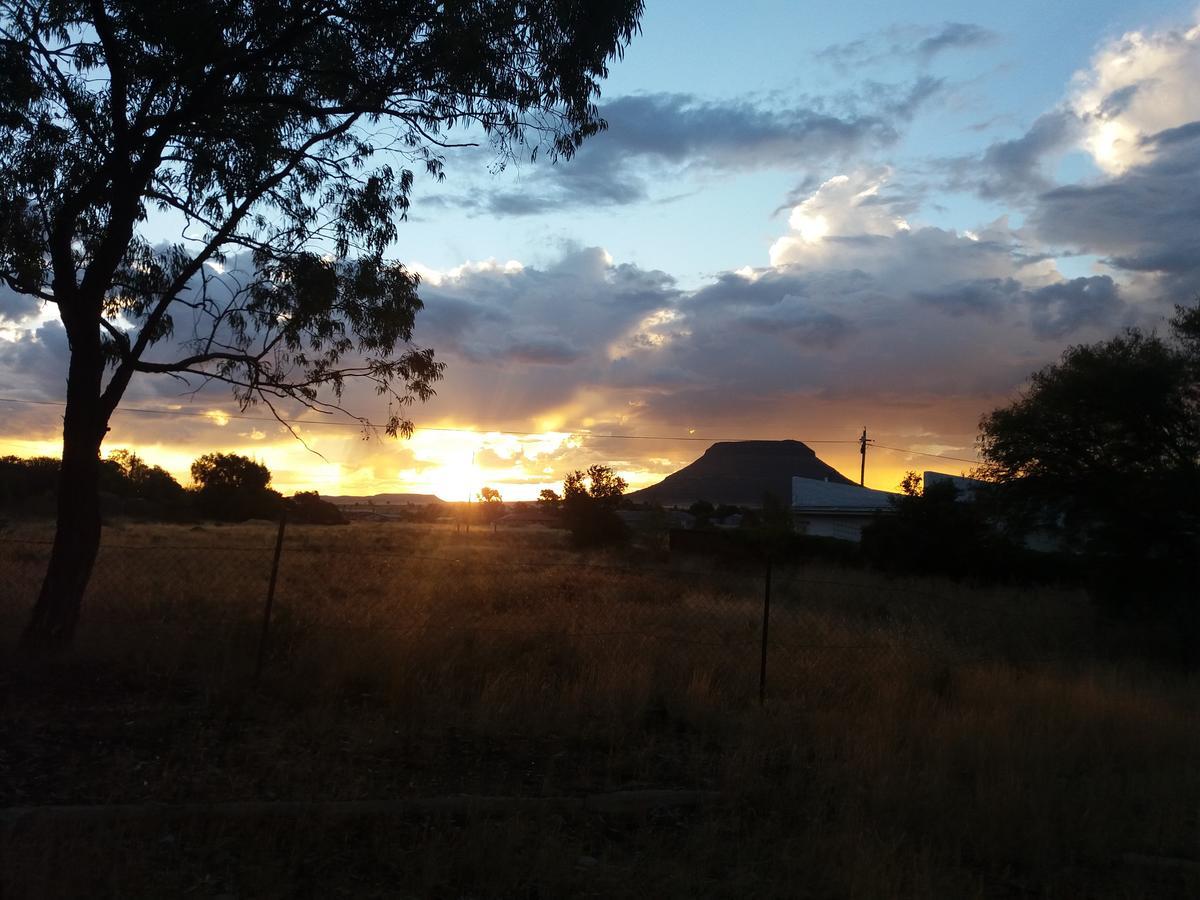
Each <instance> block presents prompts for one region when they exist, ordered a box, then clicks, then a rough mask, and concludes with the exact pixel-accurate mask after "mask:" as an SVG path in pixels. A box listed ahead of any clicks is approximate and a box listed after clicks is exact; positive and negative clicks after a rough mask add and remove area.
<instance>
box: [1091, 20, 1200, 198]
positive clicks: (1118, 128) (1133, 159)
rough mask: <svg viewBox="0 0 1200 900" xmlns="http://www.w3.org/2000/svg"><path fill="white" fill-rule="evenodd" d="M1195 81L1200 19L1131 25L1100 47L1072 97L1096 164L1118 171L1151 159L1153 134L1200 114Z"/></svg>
mask: <svg viewBox="0 0 1200 900" xmlns="http://www.w3.org/2000/svg"><path fill="white" fill-rule="evenodd" d="M1198 82H1200V25H1193V26H1192V27H1189V28H1187V29H1170V30H1165V31H1159V32H1152V33H1147V32H1141V31H1133V32H1130V33H1128V34H1126V35H1124V36H1123V37H1121V38H1120V39H1119V40H1117V41H1113V42H1111V43H1109V44H1108V45H1106V46H1104V47H1103V48H1101V50H1100V51H1099V52H1098V53H1097V54H1096V55H1095V57H1093V59H1092V62H1091V66H1090V67H1089V68H1088V69H1087V70H1085V71H1083V72H1081V73H1079V74H1078V75H1076V77H1075V88H1074V91H1073V96H1072V99H1071V106H1072V109H1073V111H1074V112H1075V114H1076V115H1077V116H1079V118H1080V119H1082V120H1083V121H1084V122H1085V123H1086V134H1085V136H1084V140H1083V143H1084V146H1085V147H1086V149H1087V150H1088V152H1089V153H1090V154H1091V155H1092V158H1093V159H1094V160H1095V162H1096V164H1097V165H1098V166H1099V167H1100V168H1101V169H1102V170H1103V171H1104V172H1106V173H1108V174H1110V175H1119V174H1121V173H1122V172H1125V171H1127V170H1128V169H1130V168H1131V167H1133V166H1138V165H1143V164H1146V163H1148V162H1150V161H1151V157H1152V156H1153V153H1154V150H1155V145H1154V140H1153V136H1154V135H1158V134H1160V133H1162V132H1164V131H1166V130H1168V129H1171V128H1176V127H1179V126H1181V125H1185V124H1187V123H1189V122H1194V121H1197V120H1200V91H1197V90H1196V84H1197V83H1198Z"/></svg>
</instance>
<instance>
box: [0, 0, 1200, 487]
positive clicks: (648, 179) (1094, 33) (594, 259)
mask: <svg viewBox="0 0 1200 900" xmlns="http://www.w3.org/2000/svg"><path fill="white" fill-rule="evenodd" d="M1198 23H1200V10H1198V9H1197V7H1196V6H1195V5H1194V4H1192V3H1169V2H1159V3H1150V2H1145V3H1137V2H1122V3H1117V2H1113V0H1094V2H1090V3H1087V4H1083V3H1047V2H1045V0H1040V2H1037V3H1034V2H1026V0H1010V2H1008V3H1004V4H978V3H971V4H967V3H961V2H959V3H951V2H923V3H888V4H883V3H865V2H853V0H848V2H844V3H839V4H811V3H802V2H784V0H779V2H766V0H748V2H744V3H741V4H737V5H732V6H731V5H729V4H723V3H722V4H718V3H713V2H695V0H691V2H673V0H672V2H665V0H648V2H647V11H646V14H645V17H644V19H643V22H642V26H643V33H642V34H641V35H640V36H639V37H637V38H635V40H634V42H633V44H632V46H631V47H630V48H629V50H628V52H627V53H626V55H625V58H624V59H623V60H621V61H619V62H616V63H615V64H614V65H613V68H612V74H611V77H610V78H609V80H608V81H607V82H606V84H605V86H604V94H603V96H602V98H601V101H600V104H601V108H602V112H603V114H604V116H605V118H606V119H607V120H608V123H609V129H608V131H607V132H606V133H604V134H602V135H600V136H598V137H596V138H594V139H592V140H591V141H590V142H589V143H587V144H586V145H585V146H584V148H583V149H582V150H581V151H580V153H579V154H578V155H577V156H576V158H575V159H573V160H572V161H570V162H567V163H561V164H558V165H554V166H552V165H547V164H543V163H541V162H539V163H538V164H536V165H533V164H529V163H527V162H525V163H522V164H520V165H509V166H507V167H506V168H504V169H503V170H502V171H497V167H496V166H495V165H494V164H493V162H494V160H493V158H492V157H491V155H490V154H489V151H488V150H487V149H486V147H485V148H480V149H477V150H472V149H465V150H461V151H456V152H453V153H451V154H450V155H449V156H448V158H447V165H446V172H447V178H446V180H445V181H444V182H443V183H441V184H436V183H434V182H432V181H431V180H424V181H423V180H421V178H420V177H418V180H417V185H416V189H415V191H414V194H413V204H412V210H411V214H410V217H409V221H408V222H407V223H404V224H402V225H401V226H400V240H399V242H398V245H397V246H396V248H395V251H394V255H395V257H396V258H397V259H399V260H401V261H402V262H404V263H406V264H407V265H409V266H410V267H411V268H413V269H414V270H416V271H418V272H419V273H420V274H421V275H422V277H423V285H422V289H421V295H422V298H423V299H424V302H425V305H426V308H425V310H424V312H423V313H422V314H421V315H420V317H419V318H418V327H417V342H418V343H420V344H422V345H427V346H432V347H433V348H434V349H435V350H436V352H437V354H438V357H439V358H440V359H442V360H444V361H445V362H446V363H447V364H448V367H447V372H446V378H445V380H444V381H442V382H441V383H440V384H439V386H438V396H437V397H436V398H435V399H434V400H433V401H431V402H430V403H428V404H426V405H425V406H422V407H417V408H415V410H414V411H413V417H414V419H415V421H416V424H417V426H418V430H417V432H416V434H415V436H414V437H413V438H412V439H411V440H408V441H404V440H401V441H392V440H389V439H386V438H384V439H376V438H372V439H370V440H364V439H363V437H362V435H361V433H360V432H359V430H358V429H356V428H355V427H353V426H349V425H341V426H334V425H331V424H329V423H327V422H317V420H318V419H320V417H319V416H316V415H315V414H312V413H309V414H306V415H299V416H298V417H297V423H298V424H297V430H298V431H299V432H300V433H301V434H302V435H303V437H304V439H305V441H306V442H307V444H308V445H309V447H310V448H311V451H315V453H314V452H310V450H309V449H306V448H305V447H304V446H303V445H302V444H300V443H299V442H297V441H296V440H295V439H294V438H293V437H291V436H290V435H289V434H288V433H287V432H286V431H284V430H283V429H282V428H281V427H280V426H278V425H277V424H276V423H273V422H272V421H270V419H269V414H268V413H267V411H266V410H265V409H263V408H254V409H251V410H248V411H246V412H245V413H244V414H243V413H239V411H238V409H237V407H236V405H235V404H234V403H233V402H232V400H231V398H230V397H229V395H228V393H227V392H225V391H222V390H220V389H217V388H212V389H207V390H204V391H201V392H199V393H196V394H192V393H190V392H189V390H188V388H187V386H185V385H181V384H179V383H178V382H176V381H174V380H172V379H170V378H164V377H161V376H140V378H141V380H135V382H134V383H133V385H132V386H131V388H130V390H129V392H128V394H127V397H126V401H125V406H126V407H127V408H128V409H127V410H124V411H118V413H117V415H116V417H115V420H114V423H113V429H112V432H111V434H110V435H109V438H108V440H107V442H106V444H105V447H106V449H114V448H117V447H129V448H133V449H136V451H137V452H138V453H139V454H141V455H142V456H143V457H144V458H146V459H147V460H149V461H151V462H154V463H158V464H160V465H162V466H164V467H165V468H167V469H168V470H170V471H171V472H173V473H174V474H175V475H176V476H177V477H179V478H180V479H181V480H182V481H185V482H186V481H187V477H188V476H187V470H188V466H189V464H190V462H191V460H192V459H193V458H195V457H196V456H198V455H199V454H201V453H203V452H207V451H210V450H226V451H236V452H239V453H245V454H247V455H250V456H253V457H255V458H257V459H260V460H262V461H264V462H266V463H267V465H268V466H269V467H270V468H271V470H272V472H273V473H274V484H275V486H276V487H277V488H278V489H280V490H282V491H284V492H286V493H290V492H291V491H293V490H299V489H316V490H319V491H320V492H321V493H323V494H371V493H376V492H402V491H413V492H433V493H437V494H439V495H440V496H442V497H443V498H445V499H451V500H457V499H465V498H466V496H467V495H468V494H469V493H472V492H474V491H476V490H478V488H479V487H481V486H482V485H485V484H487V485H492V486H495V487H497V488H499V489H500V490H501V492H502V494H503V495H504V497H505V499H514V500H515V499H528V498H531V497H533V496H535V495H536V494H537V491H538V490H539V489H540V488H542V487H548V486H554V487H557V486H559V485H561V481H562V478H563V475H564V474H565V473H566V472H567V471H569V470H571V469H574V468H583V467H586V466H587V465H589V464H591V463H595V462H603V463H609V464H611V465H613V466H614V467H615V468H617V469H618V470H619V471H620V472H621V473H622V474H623V475H624V476H625V477H626V479H627V480H628V481H629V482H630V484H631V486H633V487H641V486H644V485H647V484H650V483H653V482H655V481H658V480H659V479H660V478H662V477H663V476H664V475H665V474H668V473H669V472H671V471H674V470H676V469H678V468H680V467H682V466H683V465H685V464H687V463H688V462H690V461H692V460H693V459H695V458H696V457H697V456H699V455H700V454H701V453H702V452H703V451H704V449H705V448H706V447H707V445H708V443H709V442H711V441H716V440H722V439H737V438H795V439H798V440H803V441H807V442H810V443H811V445H812V447H813V449H814V450H816V451H817V453H818V455H820V456H821V457H822V458H823V459H825V460H826V461H828V462H829V463H831V464H832V465H834V466H835V467H837V468H838V469H840V470H841V471H843V472H844V473H846V474H848V475H851V476H853V477H855V478H857V473H858V451H857V446H856V445H855V444H854V443H853V442H854V440H855V439H856V438H857V436H858V434H859V432H860V431H861V429H862V428H863V426H864V425H865V426H866V427H867V428H868V429H869V431H870V433H871V435H872V437H873V438H875V439H876V440H877V441H878V443H879V444H880V445H882V446H886V447H889V448H901V450H903V451H908V452H899V451H896V450H892V449H887V450H885V449H876V450H872V451H871V454H870V456H869V457H868V469H867V482H868V484H869V485H870V486H873V487H879V488H886V489H895V487H896V485H897V483H898V481H899V479H900V476H901V475H902V474H903V472H904V471H905V470H907V469H917V470H921V469H938V470H941V471H950V472H958V471H962V470H964V469H965V468H968V467H969V463H965V462H960V461H956V460H954V459H937V458H935V457H932V456H921V455H917V454H918V453H925V454H941V455H945V456H949V457H957V458H961V459H971V458H973V457H974V456H975V438H976V433H977V424H978V421H979V418H980V416H981V415H982V414H983V413H984V412H986V411H988V410H990V409H992V408H994V407H996V406H998V405H1000V404H1003V403H1005V402H1007V401H1008V400H1009V399H1011V398H1012V397H1014V396H1015V394H1016V392H1017V391H1018V390H1019V388H1020V386H1021V384H1022V382H1023V381H1024V380H1025V378H1026V377H1027V376H1028V375H1029V373H1030V372H1031V371H1033V370H1034V369H1036V368H1038V367H1040V366H1042V365H1044V364H1046V363H1048V362H1051V361H1053V360H1054V359H1055V358H1057V357H1058V355H1059V354H1060V353H1061V352H1062V350H1063V349H1064V348H1065V347H1066V346H1067V345H1069V344H1072V343H1079V342H1086V341H1092V340H1096V339H1100V338H1103V337H1107V336H1109V335H1111V334H1113V333H1114V332H1115V331H1116V330H1118V329H1119V328H1121V327H1122V326H1125V325H1139V326H1144V327H1160V328H1161V327H1162V326H1163V324H1164V323H1165V321H1166V319H1167V318H1169V317H1170V315H1171V313H1172V305H1173V304H1175V303H1183V302H1189V301H1191V300H1192V299H1194V298H1195V297H1196V295H1197V293H1200V291H1198V288H1200V246H1198V245H1200V178H1198V176H1200V165H1198V164H1200V88H1198V87H1197V85H1198V84H1200V24H1198ZM147 228H148V229H149V232H148V233H149V234H150V236H151V237H152V238H154V239H157V240H169V239H171V238H173V237H177V235H173V234H171V233H170V229H169V223H166V222H162V221H157V220H152V221H151V222H150V223H149V224H148V225H147ZM156 229H157V230H156ZM66 362H67V350H66V338H65V335H64V332H63V330H62V328H61V327H60V325H59V324H58V322H57V318H56V315H55V312H54V310H53V309H52V308H46V309H42V308H39V306H38V305H37V304H36V303H34V302H32V301H29V300H27V299H25V298H18V297H16V296H15V295H13V294H9V293H0V397H3V398H7V399H19V400H24V401H33V402H24V403H9V402H3V403H0V454H18V455H32V454H35V453H38V454H57V452H58V447H59V428H60V416H61V408H59V407H57V406H55V405H54V404H56V403H59V402H61V400H62V397H63V391H64V381H65V373H66ZM346 405H347V406H349V407H350V408H351V409H353V410H354V411H355V412H357V413H360V414H362V415H365V416H367V417H370V418H372V419H376V420H383V419H384V418H385V417H386V413H387V410H386V408H384V407H383V406H381V404H380V403H379V401H378V399H377V398H376V397H375V396H374V395H373V394H372V392H371V391H369V390H367V389H366V388H363V389H361V390H359V389H356V388H351V389H350V390H348V392H347V399H346ZM243 416H244V417H243ZM504 432H519V433H504ZM835 441H840V442H841V443H822V442H835ZM316 454H320V455H319V456H318V455H316Z"/></svg>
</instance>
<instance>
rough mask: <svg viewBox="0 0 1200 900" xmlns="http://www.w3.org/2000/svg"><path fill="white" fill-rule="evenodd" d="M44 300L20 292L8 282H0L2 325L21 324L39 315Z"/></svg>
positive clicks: (0, 317)
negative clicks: (7, 283)
mask: <svg viewBox="0 0 1200 900" xmlns="http://www.w3.org/2000/svg"><path fill="white" fill-rule="evenodd" d="M41 305H42V301H40V300H38V299H37V298H36V297H30V296H29V295H28V294H18V293H17V292H16V291H14V290H13V289H12V288H10V287H9V286H8V285H6V284H0V325H3V324H5V323H8V324H10V325H19V324H20V323H21V322H24V321H25V320H26V319H31V318H33V317H34V316H35V315H37V312H38V309H39V308H40V307H41Z"/></svg>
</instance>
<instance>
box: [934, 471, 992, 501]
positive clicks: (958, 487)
mask: <svg viewBox="0 0 1200 900" xmlns="http://www.w3.org/2000/svg"><path fill="white" fill-rule="evenodd" d="M947 481H948V482H950V483H951V484H952V485H954V490H955V491H956V492H957V495H956V496H955V498H954V499H956V500H958V501H959V502H963V503H969V502H971V501H973V500H974V499H975V497H976V495H977V494H978V493H979V492H980V491H981V490H984V489H986V488H987V486H988V483H987V482H986V481H980V480H979V479H978V478H968V477H967V476H965V475H947V474H946V473H945V472H922V473H921V486H922V488H923V489H924V490H926V491H927V490H929V488H930V487H932V486H933V485H935V484H945V483H946V482H947Z"/></svg>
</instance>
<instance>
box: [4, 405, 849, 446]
mask: <svg viewBox="0 0 1200 900" xmlns="http://www.w3.org/2000/svg"><path fill="white" fill-rule="evenodd" d="M0 403H24V404H27V405H30V406H53V407H57V408H58V409H63V408H65V406H66V404H64V403H59V402H57V401H54V400H23V399H20V398H17V397H0ZM117 412H127V413H139V414H142V415H151V416H176V417H180V418H190V419H208V420H209V421H210V422H214V423H215V421H216V420H217V419H230V420H237V421H240V422H269V423H271V424H273V425H278V424H280V421H279V420H278V419H275V418H272V417H270V416H247V415H242V414H240V413H226V412H217V413H207V412H189V411H187V410H182V409H147V408H145V407H137V406H121V407H118V408H117ZM295 424H297V425H304V426H308V425H320V426H322V427H325V428H354V429H359V428H383V427H384V426H382V425H378V424H376V423H374V422H322V421H320V420H319V419H318V420H311V419H304V420H299V421H297V422H296V423H295ZM413 430H414V431H440V432H447V433H452V434H478V435H485V434H505V435H512V436H516V437H542V436H544V435H545V434H546V432H544V431H510V430H506V429H503V428H484V429H478V428H441V427H437V426H433V425H418V426H416V427H415V428H414V429H413ZM563 433H565V434H577V435H580V436H583V437H591V438H604V439H609V438H611V439H614V440H622V441H701V442H704V443H711V442H713V441H746V440H755V438H744V437H697V436H694V435H663V434H610V433H604V432H598V431H587V430H586V429H574V430H569V431H567V432H563ZM803 443H805V444H853V443H855V441H847V440H805V441H803Z"/></svg>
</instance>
